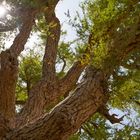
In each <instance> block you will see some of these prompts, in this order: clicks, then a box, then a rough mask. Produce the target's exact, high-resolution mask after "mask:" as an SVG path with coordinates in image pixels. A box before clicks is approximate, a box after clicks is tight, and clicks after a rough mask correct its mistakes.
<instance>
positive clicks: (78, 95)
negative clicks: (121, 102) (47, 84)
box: [7, 69, 106, 140]
mask: <svg viewBox="0 0 140 140" xmlns="http://www.w3.org/2000/svg"><path fill="white" fill-rule="evenodd" d="M103 77H104V76H103V74H102V72H100V71H92V69H91V70H90V72H89V73H88V76H87V77H86V79H85V80H84V82H83V83H81V84H80V86H79V87H77V89H76V90H75V92H74V93H73V94H71V95H70V96H69V97H67V98H66V99H65V100H64V101H62V102H61V103H60V104H59V105H57V106H56V107H55V108H54V109H53V110H52V111H51V112H50V113H49V114H47V115H45V116H44V118H42V119H40V120H38V121H37V122H35V123H33V124H30V125H27V126H25V127H23V128H21V129H18V130H14V131H12V132H11V133H10V134H8V135H7V139H8V138H10V140H19V139H28V140H31V139H32V140H33V139H39V140H44V138H45V139H48V140H54V139H58V140H60V139H61V140H66V139H68V137H69V136H70V135H72V134H73V133H75V132H76V131H77V130H78V128H79V127H80V126H81V124H82V123H84V122H85V121H86V120H87V119H88V118H89V117H90V116H91V115H93V114H94V113H95V112H96V111H97V109H98V108H99V107H100V106H101V105H103V104H104V103H103V99H104V98H105V96H106V95H105V94H104V91H103V88H102V86H101V83H102V80H103Z"/></svg>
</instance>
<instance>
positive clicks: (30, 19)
mask: <svg viewBox="0 0 140 140" xmlns="http://www.w3.org/2000/svg"><path fill="white" fill-rule="evenodd" d="M36 13H37V10H34V9H27V13H25V14H24V17H22V20H23V25H22V27H21V29H20V33H19V34H18V35H17V37H16V38H15V40H14V42H13V44H12V46H11V47H10V51H12V52H13V53H14V54H15V55H16V56H19V54H20V53H21V52H22V51H23V50H24V45H25V44H26V42H27V39H28V38H29V35H30V32H31V30H32V26H33V25H34V19H35V15H36Z"/></svg>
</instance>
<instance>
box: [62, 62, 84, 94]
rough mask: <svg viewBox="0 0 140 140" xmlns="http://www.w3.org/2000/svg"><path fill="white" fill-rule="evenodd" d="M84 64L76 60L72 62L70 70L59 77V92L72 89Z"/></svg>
mask: <svg viewBox="0 0 140 140" xmlns="http://www.w3.org/2000/svg"><path fill="white" fill-rule="evenodd" d="M85 66H86V65H85V64H81V62H80V61H77V62H75V63H74V64H73V66H72V67H71V68H70V70H69V71H68V72H67V74H66V76H64V77H63V78H62V79H60V91H61V93H66V92H68V91H70V90H71V89H73V87H74V86H75V85H76V82H77V81H78V79H79V77H80V75H81V73H82V72H83V70H84V68H85Z"/></svg>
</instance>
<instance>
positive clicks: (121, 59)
mask: <svg viewBox="0 0 140 140" xmlns="http://www.w3.org/2000/svg"><path fill="white" fill-rule="evenodd" d="M6 2H7V4H10V5H11V10H10V11H9V13H7V14H6V16H5V18H3V19H2V24H1V25H0V26H1V27H0V29H1V32H7V31H10V30H13V29H17V30H18V32H19V33H18V34H17V35H16V37H15V39H14V41H13V44H12V45H11V46H10V47H9V48H8V49H5V50H3V51H2V52H1V54H0V64H1V67H0V89H1V90H0V103H1V106H0V115H1V119H0V132H1V133H0V137H1V139H10V140H16V139H17V140H18V139H38V140H41V139H42V140H43V139H44V138H45V139H48V140H58V139H62V140H63V139H64V140H65V139H68V138H70V136H71V135H73V134H74V133H76V134H75V135H74V136H73V137H71V138H70V139H79V138H80V139H85V138H86V139H92V138H94V139H98V138H99V137H100V138H101V139H108V138H113V139H119V138H122V132H121V131H119V129H118V128H117V129H115V128H113V127H112V126H111V125H110V124H109V123H108V122H107V121H106V119H107V120H109V121H110V122H111V123H112V124H114V123H122V122H121V121H123V118H124V116H122V117H120V118H118V117H117V116H116V114H112V115H110V112H109V110H110V109H112V110H113V109H114V108H118V109H121V110H122V111H124V113H125V115H129V114H128V113H126V112H128V111H131V112H132V111H133V112H134V111H135V113H136V112H137V113H138V115H139V110H138V108H139V104H140V103H139V87H140V86H139V84H140V82H139V76H140V73H139V65H140V64H139V62H140V61H139V53H140V48H139V45H140V44H139V43H140V40H139V37H140V32H139V29H140V28H139V26H140V25H139V23H140V22H139V20H140V15H139V11H140V8H139V1H138V0H135V1H127V0H123V1H119V0H116V1H114V0H94V1H92V0H89V1H87V2H85V3H83V5H82V9H83V17H82V18H81V17H80V15H77V17H78V18H75V19H74V20H75V21H74V22H71V21H70V23H72V25H73V26H74V27H75V29H76V31H77V35H78V37H79V39H78V40H76V43H75V47H74V48H71V46H70V45H71V43H70V42H64V41H63V42H60V35H61V29H60V28H61V25H60V22H59V19H58V18H57V17H56V15H55V7H56V5H57V3H58V2H59V0H53V1H51V0H48V1H44V0H42V1H37V0H33V1H29V0H26V1H22V0H21V1H11V0H8V1H6ZM8 16H10V19H9V18H8ZM9 22H10V25H9ZM7 26H8V27H7ZM32 27H33V29H32ZM31 31H34V32H40V38H41V39H42V40H43V44H42V46H44V53H43V57H41V56H38V55H36V54H34V53H32V52H31V53H30V54H29V55H26V56H25V57H22V58H21V52H22V51H23V50H24V49H25V48H24V46H25V43H26V42H27V39H28V38H29V35H30V33H31ZM2 35H3V34H2ZM19 57H20V59H19V60H18V58H19ZM41 59H42V60H41ZM19 62H20V64H18V63H19ZM56 66H57V67H56ZM18 71H19V72H18ZM78 79H79V80H78ZM17 105H21V106H20V107H19V108H20V109H21V110H18V112H16V111H15V110H16V109H15V107H16V106H17ZM102 116H104V117H105V118H103V117H102ZM133 117H134V116H133ZM86 121H87V122H86ZM84 122H86V123H85V124H83V123H84ZM137 125H138V121H136V123H135V122H134V121H133V123H129V124H128V125H126V126H124V127H123V128H122V130H123V132H125V133H123V137H124V139H126V138H128V133H130V135H133V137H132V139H133V138H135V139H138V138H139V132H138V129H139V126H137ZM111 133H113V134H111ZM99 134H100V135H99ZM124 134H125V135H124ZM130 135H129V138H131V137H130Z"/></svg>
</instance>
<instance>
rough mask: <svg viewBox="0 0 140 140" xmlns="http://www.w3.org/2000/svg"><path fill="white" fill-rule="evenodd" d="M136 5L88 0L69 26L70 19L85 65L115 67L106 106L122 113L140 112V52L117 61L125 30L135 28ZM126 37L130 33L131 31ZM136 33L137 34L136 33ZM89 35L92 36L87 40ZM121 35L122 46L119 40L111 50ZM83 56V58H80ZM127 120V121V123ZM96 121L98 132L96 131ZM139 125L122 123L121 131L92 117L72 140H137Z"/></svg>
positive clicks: (119, 0)
mask: <svg viewBox="0 0 140 140" xmlns="http://www.w3.org/2000/svg"><path fill="white" fill-rule="evenodd" d="M138 2H139V1H138V0H134V1H129V0H88V1H85V2H84V3H83V4H82V5H81V8H82V10H83V15H82V16H80V14H77V17H76V18H74V21H73V23H71V22H72V21H71V20H70V23H71V25H72V26H73V27H75V28H76V31H77V34H78V37H79V38H81V42H82V43H79V44H80V45H79V44H78V47H77V48H76V53H77V54H78V56H80V58H81V56H82V61H83V63H86V62H88V63H90V64H92V65H93V66H94V67H96V68H100V69H103V70H104V71H105V70H108V71H109V70H110V69H111V68H114V70H113V72H111V73H110V74H111V76H110V79H109V81H108V90H109V92H110V101H109V102H108V105H109V107H110V108H113V107H115V108H118V109H120V110H122V111H124V112H125V111H129V112H132V110H135V111H136V112H137V113H140V112H139V108H140V95H139V93H140V80H139V79H140V71H139V68H140V50H139V49H137V50H136V51H135V52H132V53H129V54H127V56H125V58H123V62H122V63H120V60H119V59H116V58H117V57H118V55H120V54H121V53H122V52H123V50H124V49H126V46H125V43H126V44H127V38H128V34H127V33H126V32H125V29H127V28H130V29H131V28H134V26H135V23H136V22H137V20H138V19H139V12H140V4H139V3H138ZM129 34H131V30H130V33H129ZM136 34H139V31H138V32H136ZM89 35H90V36H91V38H90V40H89V38H88V36H89ZM121 35H122V36H123V38H122V41H123V42H124V45H121V40H118V41H120V44H118V46H117V47H116V48H113V49H112V48H111V47H112V46H113V45H112V44H113V43H114V40H115V39H116V38H117V36H121ZM87 40H89V42H88V43H90V45H91V46H90V48H89V50H90V51H86V49H87V45H86V44H85V42H87ZM116 40H117V39H116ZM124 40H126V42H125V41H124ZM115 43H116V42H115ZM111 45H112V46H111ZM120 50H122V51H120ZM92 52H93V53H92ZM118 52H119V53H120V54H119V53H118ZM91 55H92V57H91ZM121 55H123V54H121ZM83 56H84V58H85V59H83ZM112 56H113V57H112ZM130 114H131V113H130ZM135 115H136V114H134V116H133V118H134V117H135ZM94 117H95V118H94ZM99 118H100V120H99V122H98V121H97V120H98V119H99ZM133 118H132V119H133ZM130 120H131V119H130V118H129V120H127V121H130ZM96 121H97V122H98V123H97V124H98V127H99V129H98V128H96V125H95V124H96V123H95V122H96ZM93 124H94V125H95V126H94V125H93ZM138 124H139V123H138V121H136V124H131V125H126V124H125V126H124V127H123V128H122V127H121V128H120V129H119V128H118V127H117V128H113V127H112V126H109V124H108V123H107V122H106V121H105V120H104V119H103V118H102V117H100V116H93V117H92V118H91V119H90V120H89V121H88V122H86V123H85V124H84V125H83V126H82V127H81V128H80V130H79V131H78V134H76V135H74V139H75V137H76V138H77V135H79V137H78V138H77V140H79V139H80V140H82V139H88V140H90V139H91V140H92V139H97V140H98V139H103V140H104V139H130V140H133V139H136V140H137V139H139V138H140V133H139V132H138V130H139V127H137V125H138ZM111 133H112V134H111Z"/></svg>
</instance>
